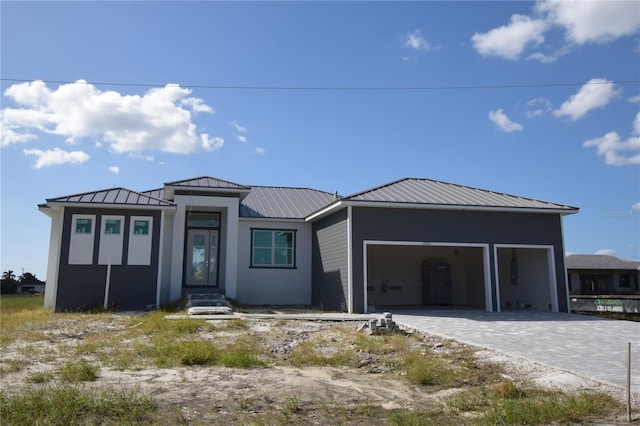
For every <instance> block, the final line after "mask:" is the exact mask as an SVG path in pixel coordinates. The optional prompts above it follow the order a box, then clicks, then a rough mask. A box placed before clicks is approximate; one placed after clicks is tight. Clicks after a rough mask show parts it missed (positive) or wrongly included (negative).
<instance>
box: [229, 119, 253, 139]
mask: <svg viewBox="0 0 640 426" xmlns="http://www.w3.org/2000/svg"><path fill="white" fill-rule="evenodd" d="M229 124H231V127H233V130H234V132H235V134H236V140H237V141H238V142H242V143H245V142H247V137H246V136H245V135H244V133H247V132H248V130H247V128H246V127H242V126H241V125H239V124H238V123H236V122H235V121H232V122H231V123H229Z"/></svg>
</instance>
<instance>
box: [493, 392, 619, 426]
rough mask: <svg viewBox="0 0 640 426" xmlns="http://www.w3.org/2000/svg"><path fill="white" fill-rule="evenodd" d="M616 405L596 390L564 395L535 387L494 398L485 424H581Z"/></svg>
mask: <svg viewBox="0 0 640 426" xmlns="http://www.w3.org/2000/svg"><path fill="white" fill-rule="evenodd" d="M616 406H618V407H619V403H617V402H616V401H614V400H613V399H612V398H610V397H608V396H606V395H603V394H595V393H579V394H565V393H562V392H549V391H543V390H535V391H530V392H528V393H527V395H526V396H523V397H516V398H509V397H504V398H495V399H494V400H493V401H492V404H491V405H490V406H489V408H488V410H487V411H486V412H485V416H484V421H485V422H486V424H491V425H493V424H550V423H561V424H566V423H582V422H584V421H586V420H588V419H589V417H590V416H592V415H595V414H603V413H607V412H609V411H610V410H612V409H613V408H614V407H616Z"/></svg>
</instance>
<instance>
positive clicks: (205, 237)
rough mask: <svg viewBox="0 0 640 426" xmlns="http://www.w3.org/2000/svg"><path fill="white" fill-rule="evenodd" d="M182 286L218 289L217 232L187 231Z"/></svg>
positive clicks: (205, 230)
mask: <svg viewBox="0 0 640 426" xmlns="http://www.w3.org/2000/svg"><path fill="white" fill-rule="evenodd" d="M187 238H188V240H187V264H186V268H185V272H186V276H185V280H184V281H185V282H184V284H185V285H186V286H197V287H218V230H210V229H189V230H188V233H187Z"/></svg>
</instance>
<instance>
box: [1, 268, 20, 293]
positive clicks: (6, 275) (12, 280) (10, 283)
mask: <svg viewBox="0 0 640 426" xmlns="http://www.w3.org/2000/svg"><path fill="white" fill-rule="evenodd" d="M17 291H18V281H16V274H15V273H14V272H13V271H12V270H11V269H9V270H8V271H6V272H3V273H2V281H1V282H0V293H2V294H14V293H16V292H17Z"/></svg>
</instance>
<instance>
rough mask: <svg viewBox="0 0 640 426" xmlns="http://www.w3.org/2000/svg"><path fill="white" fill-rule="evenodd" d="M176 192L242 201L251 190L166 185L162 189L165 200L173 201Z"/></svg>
mask: <svg viewBox="0 0 640 426" xmlns="http://www.w3.org/2000/svg"><path fill="white" fill-rule="evenodd" d="M176 191H185V192H193V193H200V194H211V195H212V196H215V195H221V196H223V197H238V198H239V199H240V200H243V199H244V198H245V197H246V196H247V195H249V193H250V192H251V188H247V189H244V188H204V187H194V186H182V185H167V186H165V187H164V196H165V199H167V200H173V199H174V197H175V193H176Z"/></svg>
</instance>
